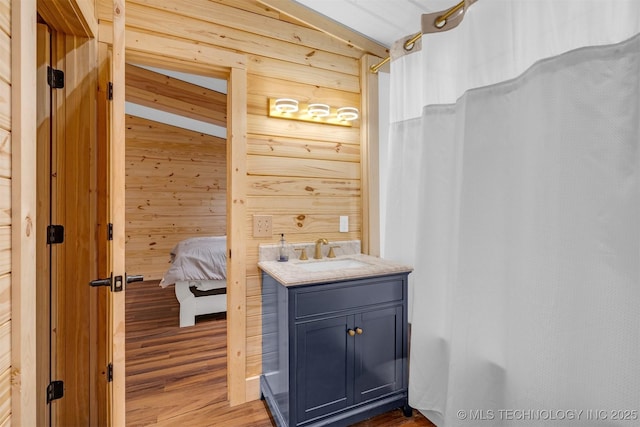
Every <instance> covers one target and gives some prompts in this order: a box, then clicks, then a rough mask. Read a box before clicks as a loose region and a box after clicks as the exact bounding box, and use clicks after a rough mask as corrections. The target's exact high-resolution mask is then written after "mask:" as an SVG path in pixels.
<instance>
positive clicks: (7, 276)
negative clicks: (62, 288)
mask: <svg viewBox="0 0 640 427" xmlns="http://www.w3.org/2000/svg"><path fill="white" fill-rule="evenodd" d="M10 16H11V2H10V0H0V426H5V425H11V24H10V22H9V18H10Z"/></svg>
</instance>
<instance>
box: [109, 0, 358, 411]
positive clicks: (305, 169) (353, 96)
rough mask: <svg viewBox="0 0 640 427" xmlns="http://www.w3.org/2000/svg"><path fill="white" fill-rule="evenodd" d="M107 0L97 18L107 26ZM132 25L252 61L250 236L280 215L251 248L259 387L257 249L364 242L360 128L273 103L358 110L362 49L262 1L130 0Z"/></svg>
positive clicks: (252, 329)
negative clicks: (279, 109)
mask: <svg viewBox="0 0 640 427" xmlns="http://www.w3.org/2000/svg"><path fill="white" fill-rule="evenodd" d="M103 3H104V2H100V3H99V4H98V17H99V19H100V21H101V23H104V24H105V25H108V24H106V22H108V21H110V20H111V17H110V10H109V8H108V7H107V5H105V4H103ZM126 24H127V30H128V31H130V33H128V37H130V36H135V35H136V34H139V36H140V37H150V36H149V35H153V36H156V37H160V38H162V39H174V38H180V39H183V40H190V41H193V49H194V51H196V50H199V49H201V48H202V46H207V45H211V46H215V47H216V48H221V49H228V50H230V51H234V52H238V53H242V54H244V55H246V57H247V64H248V65H247V69H248V105H247V112H248V117H247V132H248V134H247V153H246V165H247V183H248V184H247V188H246V194H247V199H246V204H247V216H246V227H247V235H248V236H252V216H253V215H254V214H261V215H272V217H273V236H272V237H271V238H252V237H249V238H248V241H247V242H246V246H247V264H246V265H247V284H246V285H247V299H246V308H247V310H246V312H247V317H246V336H247V346H246V354H247V358H246V361H247V363H246V377H247V378H253V379H254V380H255V379H256V377H257V376H258V375H259V374H260V372H261V357H260V353H261V345H260V339H261V338H260V331H261V321H260V316H261V308H260V279H259V269H258V267H257V262H258V245H259V244H261V243H272V242H276V241H277V240H278V238H279V236H280V233H284V234H285V236H286V238H287V240H288V241H289V242H309V241H315V240H316V239H318V238H319V237H325V238H328V239H329V240H339V239H340V240H343V239H360V238H361V236H362V229H361V226H362V197H361V163H360V162H361V160H360V137H361V135H360V129H359V126H358V123H357V122H356V123H355V125H354V126H353V127H350V128H347V127H339V126H331V125H323V124H314V123H305V122H295V121H289V120H282V119H277V118H269V117H268V116H267V104H268V103H267V101H268V98H269V97H283V96H286V97H292V98H296V99H298V100H300V101H301V102H309V101H318V102H324V103H328V104H330V105H332V106H336V107H339V106H356V107H360V101H361V93H360V90H361V88H360V72H361V69H360V62H359V60H360V58H361V57H362V56H363V54H364V52H363V51H362V50H360V49H358V48H356V47H355V46H353V45H352V44H350V43H348V42H345V41H341V40H338V39H336V38H333V37H331V36H329V35H327V34H325V33H323V32H321V31H318V30H315V29H313V28H310V27H308V26H305V25H303V24H300V23H299V21H296V20H294V19H291V18H289V17H287V16H285V15H281V14H280V13H279V12H278V11H276V10H274V9H272V8H270V7H267V6H264V5H263V4H261V3H259V2H258V1H255V0H213V1H209V0H190V1H189V2H181V3H168V2H166V1H164V0H130V1H127V17H126ZM101 25H102V24H101ZM129 34H131V35H129ZM161 50H162V44H161V43H158V53H159V54H161V53H162V51H161ZM340 215H348V216H349V232H348V233H339V216H340ZM230 333H231V334H233V330H231V331H230ZM251 384H252V385H251V386H250V389H248V390H247V396H248V397H250V398H257V397H258V394H257V388H253V389H251V387H257V381H253V382H252V383H251Z"/></svg>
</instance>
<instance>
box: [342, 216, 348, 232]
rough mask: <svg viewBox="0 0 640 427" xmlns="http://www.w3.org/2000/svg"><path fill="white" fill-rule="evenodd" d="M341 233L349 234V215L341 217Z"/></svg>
mask: <svg viewBox="0 0 640 427" xmlns="http://www.w3.org/2000/svg"><path fill="white" fill-rule="evenodd" d="M340 232H341V233H348V232H349V216H348V215H342V216H340Z"/></svg>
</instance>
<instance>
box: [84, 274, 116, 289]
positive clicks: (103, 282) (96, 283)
mask: <svg viewBox="0 0 640 427" xmlns="http://www.w3.org/2000/svg"><path fill="white" fill-rule="evenodd" d="M112 281H113V275H111V276H109V277H107V278H106V279H97V280H92V281H90V282H89V286H93V287H97V286H109V287H110V286H111V282H112Z"/></svg>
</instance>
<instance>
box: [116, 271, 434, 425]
mask: <svg viewBox="0 0 640 427" xmlns="http://www.w3.org/2000/svg"><path fill="white" fill-rule="evenodd" d="M179 311H180V306H179V304H178V301H177V300H176V297H175V293H174V290H173V287H172V286H171V287H169V288H166V289H162V288H160V287H159V286H158V282H157V281H147V282H141V283H136V284H133V285H130V286H128V287H127V291H126V321H127V323H126V330H127V337H126V369H127V396H126V399H127V425H128V426H178V425H180V426H190V427H200V426H203V427H204V426H216V427H272V426H275V423H274V422H273V420H272V419H271V417H270V414H269V411H268V410H267V409H266V406H265V403H264V402H263V401H260V400H257V401H254V402H249V403H246V404H244V405H240V406H236V407H233V408H231V407H229V405H228V403H227V400H226V396H227V389H226V379H227V369H226V361H227V354H226V332H227V324H226V317H225V316H224V315H212V316H202V317H198V319H197V321H196V325H195V326H190V327H186V328H180V327H179ZM355 425H356V426H358V427H383V426H384V427H395V426H404V427H415V426H428V427H435V426H434V425H433V424H431V423H430V422H429V421H428V420H427V419H426V418H424V417H423V416H422V415H421V414H419V413H418V412H417V411H414V416H413V417H411V418H405V417H404V416H403V415H402V412H401V411H400V410H395V411H392V412H389V413H386V414H383V415H380V416H378V417H375V418H372V419H369V420H366V421H363V422H361V423H358V424H355Z"/></svg>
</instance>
